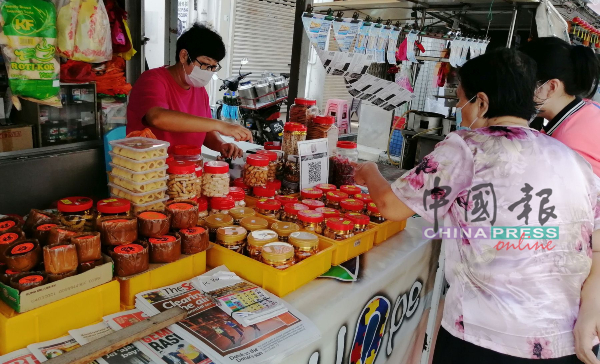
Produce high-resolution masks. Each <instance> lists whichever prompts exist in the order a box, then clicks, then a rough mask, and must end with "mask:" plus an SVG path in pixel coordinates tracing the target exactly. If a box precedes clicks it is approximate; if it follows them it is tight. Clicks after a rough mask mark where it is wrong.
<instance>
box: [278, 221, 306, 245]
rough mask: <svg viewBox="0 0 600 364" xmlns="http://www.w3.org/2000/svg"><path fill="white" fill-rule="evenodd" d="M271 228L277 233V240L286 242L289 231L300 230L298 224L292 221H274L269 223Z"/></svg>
mask: <svg viewBox="0 0 600 364" xmlns="http://www.w3.org/2000/svg"><path fill="white" fill-rule="evenodd" d="M271 230H273V231H275V232H276V233H277V235H278V237H279V241H283V242H286V241H288V237H289V236H290V234H291V233H294V232H296V231H300V225H298V224H296V223H293V222H286V221H275V222H273V223H272V224H271Z"/></svg>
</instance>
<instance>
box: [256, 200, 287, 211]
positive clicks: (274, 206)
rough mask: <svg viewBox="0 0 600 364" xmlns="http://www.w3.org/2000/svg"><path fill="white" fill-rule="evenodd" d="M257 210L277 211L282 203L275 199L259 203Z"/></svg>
mask: <svg viewBox="0 0 600 364" xmlns="http://www.w3.org/2000/svg"><path fill="white" fill-rule="evenodd" d="M256 208H257V209H261V210H269V211H275V210H279V209H280V208H281V202H279V201H277V200H273V199H268V200H263V201H258V202H257V203H256Z"/></svg>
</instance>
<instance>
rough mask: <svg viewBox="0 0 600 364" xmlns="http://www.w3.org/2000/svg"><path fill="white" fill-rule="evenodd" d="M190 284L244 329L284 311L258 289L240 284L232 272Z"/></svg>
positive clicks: (196, 280)
mask: <svg viewBox="0 0 600 364" xmlns="http://www.w3.org/2000/svg"><path fill="white" fill-rule="evenodd" d="M192 285H193V286H194V287H195V288H196V289H198V290H199V291H200V292H202V293H204V295H205V296H207V297H208V298H210V299H212V301H213V302H214V303H215V304H216V305H217V306H218V307H219V308H221V309H222V310H223V311H225V313H226V314H228V315H229V316H231V317H232V318H233V319H235V321H237V322H239V323H240V324H241V325H242V326H244V327H248V326H250V325H254V324H257V323H259V322H262V321H266V320H268V319H272V318H273V317H277V316H279V315H283V314H284V313H286V312H287V311H288V310H287V308H286V307H285V305H284V304H283V303H282V302H281V300H280V299H279V298H277V297H275V299H273V297H272V296H270V295H269V294H268V293H267V291H265V290H263V289H262V288H260V287H259V286H257V285H255V284H253V283H250V282H247V281H244V280H243V279H241V278H240V277H238V276H237V275H236V274H235V273H233V272H222V271H220V272H217V273H215V274H213V275H204V276H199V277H196V278H194V279H192Z"/></svg>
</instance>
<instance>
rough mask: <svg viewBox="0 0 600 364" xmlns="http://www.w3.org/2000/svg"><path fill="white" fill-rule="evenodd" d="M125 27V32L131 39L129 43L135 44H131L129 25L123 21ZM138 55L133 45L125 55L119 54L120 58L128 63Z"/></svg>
mask: <svg viewBox="0 0 600 364" xmlns="http://www.w3.org/2000/svg"><path fill="white" fill-rule="evenodd" d="M123 26H124V27H125V32H126V33H127V38H128V39H129V43H131V44H133V43H132V42H131V32H130V31H129V25H128V24H127V20H125V19H123ZM136 53H137V51H136V50H135V49H133V45H132V46H131V48H130V49H129V50H128V51H127V52H125V53H118V54H117V55H118V56H121V57H123V59H125V60H126V61H129V60H130V59H131V57H133V56H134V55H135V54H136Z"/></svg>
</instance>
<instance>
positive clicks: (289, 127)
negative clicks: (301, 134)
mask: <svg viewBox="0 0 600 364" xmlns="http://www.w3.org/2000/svg"><path fill="white" fill-rule="evenodd" d="M283 130H285V131H306V126H304V125H302V124H300V123H290V122H288V123H285V125H284V126H283Z"/></svg>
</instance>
